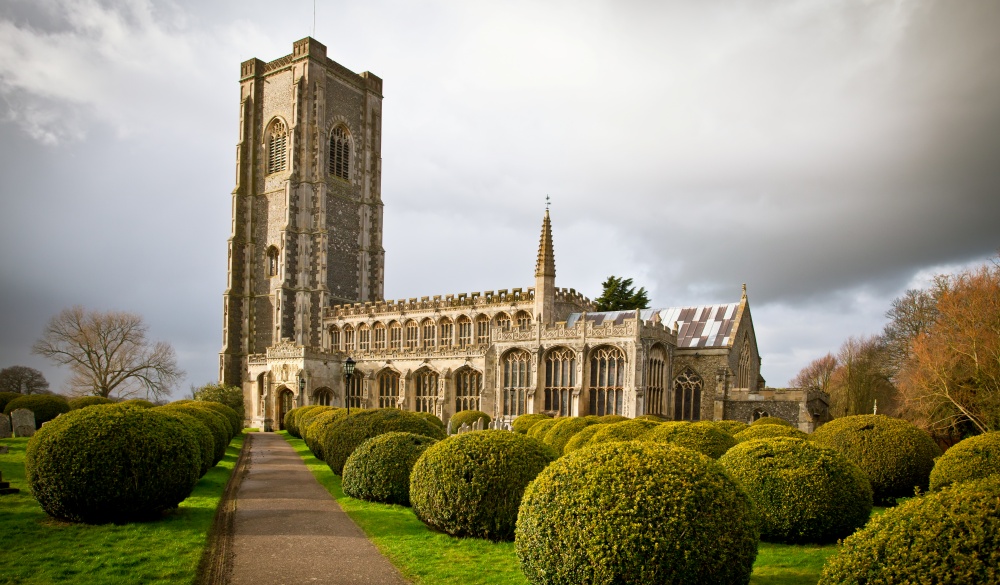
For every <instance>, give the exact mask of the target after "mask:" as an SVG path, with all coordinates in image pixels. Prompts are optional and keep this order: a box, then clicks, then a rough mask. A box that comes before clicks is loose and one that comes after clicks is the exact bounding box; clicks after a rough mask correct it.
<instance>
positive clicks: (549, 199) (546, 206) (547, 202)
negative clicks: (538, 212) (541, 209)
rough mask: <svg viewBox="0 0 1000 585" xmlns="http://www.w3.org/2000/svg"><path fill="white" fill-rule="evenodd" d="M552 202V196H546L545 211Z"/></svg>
mask: <svg viewBox="0 0 1000 585" xmlns="http://www.w3.org/2000/svg"><path fill="white" fill-rule="evenodd" d="M551 203H552V200H551V198H549V196H548V195H546V196H545V211H548V210H549V205H550V204H551Z"/></svg>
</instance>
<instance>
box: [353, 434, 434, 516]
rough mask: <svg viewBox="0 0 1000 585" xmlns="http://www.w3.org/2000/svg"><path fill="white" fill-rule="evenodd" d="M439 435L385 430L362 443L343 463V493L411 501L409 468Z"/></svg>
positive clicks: (387, 500)
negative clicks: (432, 435) (433, 436)
mask: <svg viewBox="0 0 1000 585" xmlns="http://www.w3.org/2000/svg"><path fill="white" fill-rule="evenodd" d="M434 443H437V439H432V438H430V437H425V436H423V435H415V434H413V433H399V432H392V433H384V434H381V435H379V436H377V437H375V438H373V439H368V440H367V441H365V442H364V443H361V445H360V446H358V448H357V449H355V450H354V453H351V456H350V457H348V458H347V462H346V463H344V481H343V486H344V493H346V494H347V495H349V496H351V497H353V498H360V499H362V500H368V501H370V502H384V503H387V504H400V505H402V506H409V505H410V471H412V470H413V464H414V463H416V462H417V459H419V458H420V456H421V455H423V453H424V451H426V450H427V448H428V447H430V446H431V445H433V444H434Z"/></svg>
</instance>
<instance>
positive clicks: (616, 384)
mask: <svg viewBox="0 0 1000 585" xmlns="http://www.w3.org/2000/svg"><path fill="white" fill-rule="evenodd" d="M624 401H625V353H624V352H623V351H622V350H620V349H618V348H617V347H599V348H597V349H595V350H594V351H592V352H591V353H590V414H596V415H598V416H604V415H606V414H622V412H623V410H624Z"/></svg>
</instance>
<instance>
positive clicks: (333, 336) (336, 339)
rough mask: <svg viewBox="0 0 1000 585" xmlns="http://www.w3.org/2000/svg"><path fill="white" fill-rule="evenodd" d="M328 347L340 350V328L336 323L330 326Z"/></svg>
mask: <svg viewBox="0 0 1000 585" xmlns="http://www.w3.org/2000/svg"><path fill="white" fill-rule="evenodd" d="M330 349H332V350H333V351H338V350H340V329H339V328H338V327H337V326H336V325H331V326H330Z"/></svg>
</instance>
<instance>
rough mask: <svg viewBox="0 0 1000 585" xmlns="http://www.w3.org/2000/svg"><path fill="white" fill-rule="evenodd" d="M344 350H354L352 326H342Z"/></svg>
mask: <svg viewBox="0 0 1000 585" xmlns="http://www.w3.org/2000/svg"><path fill="white" fill-rule="evenodd" d="M344 351H354V327H351V326H350V325H345V326H344Z"/></svg>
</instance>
